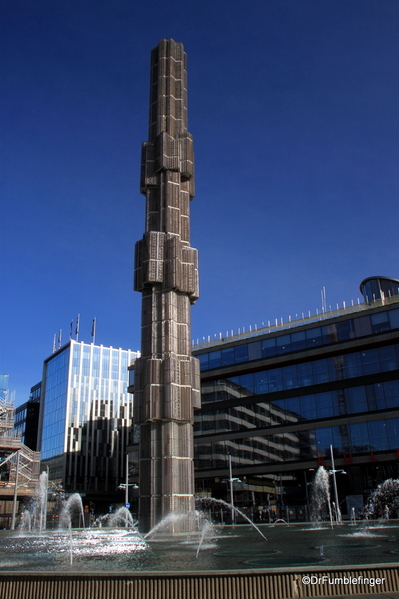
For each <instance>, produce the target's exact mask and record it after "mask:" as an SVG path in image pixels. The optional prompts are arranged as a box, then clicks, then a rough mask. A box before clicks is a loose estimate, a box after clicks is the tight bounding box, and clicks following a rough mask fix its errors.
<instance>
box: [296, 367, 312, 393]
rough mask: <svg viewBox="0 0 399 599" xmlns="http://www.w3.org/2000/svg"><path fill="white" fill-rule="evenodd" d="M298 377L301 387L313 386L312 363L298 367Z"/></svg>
mask: <svg viewBox="0 0 399 599" xmlns="http://www.w3.org/2000/svg"><path fill="white" fill-rule="evenodd" d="M297 376H298V383H299V386H300V387H308V386H309V385H313V369H312V364H311V362H303V363H302V364H298V365H297Z"/></svg>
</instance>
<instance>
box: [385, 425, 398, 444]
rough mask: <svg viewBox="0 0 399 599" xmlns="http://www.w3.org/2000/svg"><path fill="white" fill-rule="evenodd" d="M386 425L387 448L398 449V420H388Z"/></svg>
mask: <svg viewBox="0 0 399 599" xmlns="http://www.w3.org/2000/svg"><path fill="white" fill-rule="evenodd" d="M386 423H387V435H388V443H389V448H390V449H399V441H398V439H399V418H389V420H388V419H387V420H386Z"/></svg>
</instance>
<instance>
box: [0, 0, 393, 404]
mask: <svg viewBox="0 0 399 599" xmlns="http://www.w3.org/2000/svg"><path fill="white" fill-rule="evenodd" d="M0 26H1V36H0V49H1V56H2V67H1V70H2V73H1V81H2V93H1V94H0V110H1V115H2V118H1V135H0V139H1V142H0V143H1V167H0V194H1V222H2V227H1V231H2V252H1V257H2V260H1V277H2V293H1V299H0V309H1V312H0V314H1V332H2V336H1V337H2V343H1V354H0V372H1V373H6V374H9V375H10V389H11V390H13V389H15V390H16V391H17V395H16V403H17V404H19V403H22V402H24V401H26V399H27V398H28V395H29V389H30V387H31V386H32V385H33V384H35V383H36V382H38V381H39V380H40V379H41V371H42V363H43V359H44V358H46V357H47V356H48V355H49V354H50V353H51V350H52V340H53V335H54V333H56V332H57V333H58V331H59V329H62V330H63V336H64V337H63V339H64V340H66V339H67V337H68V334H69V325H70V322H71V320H72V319H74V320H75V319H76V316H77V314H78V313H80V315H81V327H80V340H83V341H86V342H90V341H91V336H90V331H91V322H92V319H93V317H96V318H97V342H98V343H102V344H104V345H113V346H115V347H123V348H125V349H127V348H130V349H133V350H136V349H139V347H140V295H139V294H138V293H135V292H133V290H132V271H133V252H134V243H135V241H136V240H138V239H140V238H141V237H142V234H143V228H144V207H145V205H144V197H143V196H141V195H140V194H139V191H138V185H139V162H140V147H141V142H142V141H145V140H146V139H147V128H148V95H149V94H148V89H149V56H150V50H151V48H153V47H154V46H155V45H156V44H157V43H158V40H159V39H161V38H173V39H175V40H176V41H179V42H183V44H184V46H185V50H186V52H187V53H188V67H189V73H188V76H189V79H188V80H189V131H190V132H191V133H192V134H193V136H194V142H195V152H196V197H195V199H194V200H193V202H192V205H191V207H192V245H193V247H196V248H198V250H199V255H200V283H201V297H200V299H199V301H198V303H197V304H196V305H195V306H194V307H193V310H192V324H193V330H192V337H193V338H194V339H197V338H198V339H202V337H208V335H210V336H211V337H213V336H214V335H215V334H216V335H219V332H222V333H223V334H224V333H225V332H226V331H227V330H228V331H231V330H234V331H238V329H239V328H241V329H242V327H245V328H246V330H248V327H249V326H250V325H251V326H252V327H253V326H254V325H255V324H257V325H258V326H260V325H261V323H262V322H267V321H268V320H271V321H273V320H274V319H275V318H278V319H281V318H283V319H284V320H287V319H288V317H289V316H292V317H294V316H295V314H301V313H302V312H305V313H307V312H308V311H309V310H310V311H311V312H312V313H315V311H316V309H320V306H321V296H320V292H321V289H322V288H323V287H324V286H325V287H326V293H327V304H328V305H331V306H333V307H335V306H336V304H337V303H339V304H340V305H341V306H342V302H343V301H346V302H347V303H350V302H351V300H352V299H353V300H354V301H357V298H358V297H359V290H358V286H359V283H360V282H361V280H362V279H363V278H365V277H367V276H371V275H375V274H377V275H386V276H392V277H399V269H398V266H397V265H398V244H397V230H398V220H399V219H398V217H399V208H398V197H399V166H398V165H399V144H398V128H399V77H398V75H399V36H398V33H397V32H398V30H399V3H398V2H397V0H392V1H389V0H379V1H378V2H377V1H376V0H373V1H369V0H328V1H327V0H326V1H320V0H290V1H286V0H263V1H258V0H249V1H248V2H246V3H242V2H238V1H236V0H233V1H231V2H229V3H227V2H225V1H223V0H222V1H221V2H218V3H215V2H209V1H208V0H204V1H202V2H197V3H189V2H182V1H181V0H172V1H170V2H167V3H166V2H160V1H158V0H155V1H153V2H151V3H143V2H140V3H138V2H133V1H131V0H113V1H112V2H110V1H102V0H69V1H68V2H60V1H59V0H51V1H50V0H35V1H33V0H29V1H28V0H1V2H0Z"/></svg>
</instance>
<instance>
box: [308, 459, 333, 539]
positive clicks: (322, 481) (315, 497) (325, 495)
mask: <svg viewBox="0 0 399 599" xmlns="http://www.w3.org/2000/svg"><path fill="white" fill-rule="evenodd" d="M327 512H328V515H329V517H330V524H331V528H333V517H332V513H331V504H330V481H329V476H328V472H327V470H326V469H325V468H324V467H323V466H319V468H318V470H317V472H316V476H315V477H314V481H313V487H312V513H311V516H310V518H311V520H312V521H313V522H318V521H319V520H322V519H323V518H324V517H325V515H326V513H327Z"/></svg>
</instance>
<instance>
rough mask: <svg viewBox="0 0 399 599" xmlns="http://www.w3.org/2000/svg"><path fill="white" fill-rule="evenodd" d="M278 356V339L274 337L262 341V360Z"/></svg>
mask: <svg viewBox="0 0 399 599" xmlns="http://www.w3.org/2000/svg"><path fill="white" fill-rule="evenodd" d="M275 355H276V339H275V337H272V338H270V339H263V340H262V358H270V357H271V356H275Z"/></svg>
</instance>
